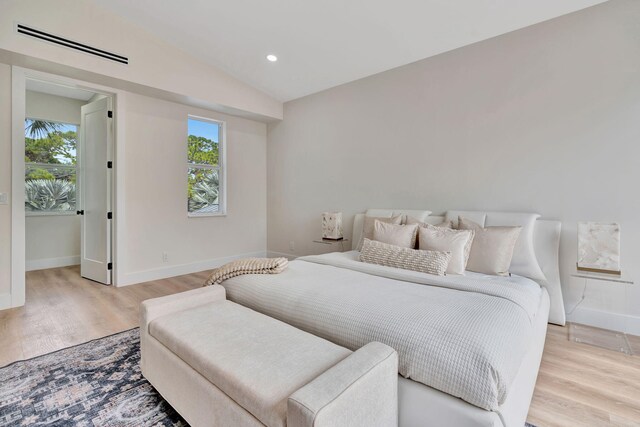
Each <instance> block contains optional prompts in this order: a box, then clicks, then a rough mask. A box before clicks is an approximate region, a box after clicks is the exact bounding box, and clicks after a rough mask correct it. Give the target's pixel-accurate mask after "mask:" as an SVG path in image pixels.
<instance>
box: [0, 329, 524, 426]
mask: <svg viewBox="0 0 640 427" xmlns="http://www.w3.org/2000/svg"><path fill="white" fill-rule="evenodd" d="M139 362H140V336H139V332H138V328H135V329H131V330H129V331H125V332H120V333H118V334H115V335H111V336H108V337H104V338H99V339H96V340H93V341H89V342H87V343H84V344H80V345H77V346H74V347H69V348H65V349H63V350H59V351H56V352H53V353H49V354H45V355H44V356H39V357H35V358H33V359H29V360H24V361H20V362H15V363H12V364H10V365H8V366H5V367H4V368H0V426H1V427H5V426H32V425H38V426H87V427H89V426H95V427H99V426H115V427H146V426H153V427H161V426H174V427H179V426H180V427H181V426H185V427H188V424H187V423H186V421H184V419H182V417H180V415H178V413H177V412H176V411H175V410H174V409H173V408H172V407H171V406H170V405H169V404H168V403H167V402H166V401H165V400H164V399H163V398H162V396H160V395H159V394H158V392H157V391H156V390H155V389H154V388H153V387H152V386H151V384H149V382H148V381H147V380H146V379H145V378H144V377H143V376H142V373H141V372H140V365H139ZM525 427H535V426H533V425H531V424H526V425H525Z"/></svg>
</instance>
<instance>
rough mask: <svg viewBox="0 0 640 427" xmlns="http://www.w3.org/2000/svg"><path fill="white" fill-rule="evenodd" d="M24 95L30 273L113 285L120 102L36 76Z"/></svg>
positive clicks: (26, 251) (100, 93)
mask: <svg viewBox="0 0 640 427" xmlns="http://www.w3.org/2000/svg"><path fill="white" fill-rule="evenodd" d="M24 93H25V98H24V99H25V104H24V105H25V109H24V111H25V114H24V145H23V153H24V177H23V180H24V181H23V185H24V216H25V227H24V232H25V235H24V238H25V245H24V246H25V252H24V253H25V270H26V271H32V270H39V269H45V268H55V267H67V266H75V265H78V266H79V271H80V275H81V276H82V277H84V278H87V279H90V280H93V281H95V282H98V283H102V284H105V285H110V284H112V283H113V280H112V265H113V264H112V262H113V261H112V259H113V256H112V238H113V227H112V221H113V213H112V200H113V194H112V190H113V184H112V182H113V174H112V170H113V167H112V165H113V152H114V146H113V139H114V133H113V95H111V94H109V93H104V92H102V91H97V90H93V89H89V88H86V87H82V88H81V87H77V86H76V85H65V84H60V83H57V82H50V81H46V80H42V79H37V78H30V77H27V78H26V79H25V92H24ZM14 179H15V176H14ZM73 271H78V270H77V269H74V270H73Z"/></svg>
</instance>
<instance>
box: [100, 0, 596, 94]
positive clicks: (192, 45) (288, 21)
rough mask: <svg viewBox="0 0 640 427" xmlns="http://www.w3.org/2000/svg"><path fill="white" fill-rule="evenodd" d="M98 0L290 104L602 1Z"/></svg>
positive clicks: (110, 8) (165, 38)
mask: <svg viewBox="0 0 640 427" xmlns="http://www.w3.org/2000/svg"><path fill="white" fill-rule="evenodd" d="M94 1H95V2H96V3H98V4H100V5H101V6H103V7H105V8H107V9H109V10H111V11H112V12H115V13H116V14H118V15H120V16H122V17H124V18H126V19H128V20H130V21H132V22H134V23H135V24H136V25H139V26H141V27H143V28H145V29H146V30H148V31H149V32H151V33H153V34H155V35H156V36H157V37H159V38H161V39H164V40H165V41H167V42H169V43H172V44H174V45H176V46H178V47H179V48H181V49H183V50H184V51H187V52H189V53H191V54H193V55H195V56H197V57H199V58H201V59H202V60H204V61H206V62H208V63H210V64H213V65H215V66H217V67H219V68H221V69H223V70H225V71H227V72H228V73H230V74H232V75H234V76H235V77H237V78H238V79H240V80H243V81H244V82H246V83H249V84H250V85H252V86H254V87H256V88H258V89H261V90H263V91H264V92H266V93H268V94H270V95H272V96H274V97H275V98H277V99H279V100H282V101H287V100H291V99H295V98H299V97H301V96H304V95H308V94H311V93H314V92H318V91H321V90H323V89H327V88H330V87H333V86H337V85H339V84H342V83H346V82H349V81H353V80H356V79H360V78H362V77H365V76H368V75H372V74H376V73H379V72H382V71H385V70H389V69H391V68H395V67H399V66H401V65H405V64H408V63H411V62H415V61H418V60H420V59H424V58H427V57H429V56H433V55H437V54H439V53H442V52H446V51H448V50H452V49H455V48H458V47H462V46H465V45H468V44H471V43H475V42H478V41H480V40H484V39H487V38H490V37H493V36H497V35H500V34H504V33H507V32H509V31H513V30H516V29H519V28H523V27H526V26H529V25H532V24H535V23H538V22H542V21H545V20H548V19H551V18H554V17H557V16H560V15H564V14H566V13H570V12H573V11H576V10H579V9H582V8H585V7H588V6H592V5H594V4H598V3H602V2H603V1H604V0H395V1H391V0H323V1H311V0H272V1H266V0H181V1H155V0H136V1H131V0H94ZM124 53H125V54H126V52H124ZM269 53H273V54H275V55H277V56H278V58H279V60H278V62H275V63H271V62H268V61H267V60H266V59H265V56H266V55H267V54H269Z"/></svg>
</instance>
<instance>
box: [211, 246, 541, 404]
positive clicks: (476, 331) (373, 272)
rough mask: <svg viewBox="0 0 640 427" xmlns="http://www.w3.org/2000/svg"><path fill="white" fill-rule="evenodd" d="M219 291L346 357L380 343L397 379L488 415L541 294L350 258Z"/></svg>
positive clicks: (524, 286)
mask: <svg viewBox="0 0 640 427" xmlns="http://www.w3.org/2000/svg"><path fill="white" fill-rule="evenodd" d="M222 285H223V286H224V287H225V288H226V290H227V298H228V299H230V300H232V301H234V302H237V303H239V304H242V305H244V306H247V307H249V308H252V309H254V310H256V311H259V312H262V313H264V314H267V315H269V316H271V317H274V318H277V319H280V320H282V321H285V322H287V323H289V324H291V325H293V326H295V327H297V328H300V329H302V330H305V331H307V332H309V333H312V334H315V335H317V336H320V337H323V338H325V339H328V340H330V341H333V342H334V343H336V344H338V345H342V346H344V347H347V348H350V349H352V350H355V349H357V348H360V347H362V346H363V345H365V344H367V343H369V342H371V341H379V342H382V343H385V344H387V345H389V346H391V347H393V348H394V349H395V350H396V351H397V352H398V356H399V368H398V370H399V374H400V375H402V376H403V377H405V378H408V379H411V380H414V381H417V382H420V383H423V384H425V385H427V386H429V387H432V388H435V389H437V390H440V391H442V392H445V393H447V394H450V395H452V396H455V397H459V398H461V399H463V400H465V401H466V402H468V403H470V404H472V405H475V406H477V407H479V408H482V409H486V410H497V409H498V407H499V406H500V405H501V404H502V403H504V401H505V400H506V398H507V396H508V394H509V389H510V386H511V384H512V382H513V380H514V378H515V376H516V375H517V373H518V369H519V367H520V364H521V363H522V360H523V358H524V356H525V354H526V353H527V351H528V350H529V348H530V346H531V340H532V336H533V321H534V319H535V316H536V312H537V310H538V307H539V302H540V298H541V295H542V290H541V288H540V286H539V285H538V284H537V283H536V282H534V281H532V280H530V279H527V278H524V277H518V276H512V277H497V276H487V275H481V274H475V273H468V274H467V275H465V276H433V275H429V274H424V273H418V272H412V271H407V270H399V269H395V268H390V267H383V266H377V265H371V264H365V263H362V262H360V261H358V252H356V251H352V252H347V253H333V254H326V255H320V256H311V257H302V258H298V259H297V260H295V261H292V262H291V263H290V264H289V267H288V269H287V270H286V271H284V272H283V273H281V274H278V275H247V276H239V277H235V278H232V279H229V280H227V281H225V282H223V284H222Z"/></svg>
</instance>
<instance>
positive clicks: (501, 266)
mask: <svg viewBox="0 0 640 427" xmlns="http://www.w3.org/2000/svg"><path fill="white" fill-rule="evenodd" d="M458 229H460V230H473V231H475V233H476V235H475V237H474V238H473V244H472V245H471V253H470V254H469V263H468V264H467V270H470V271H475V272H477V273H484V274H492V275H495V276H508V275H509V266H510V265H511V259H512V258H513V250H514V249H515V247H516V242H517V241H518V237H519V236H520V230H522V227H503V226H496V227H485V228H483V227H482V226H480V224H477V223H475V222H473V221H470V220H468V219H465V218H463V217H459V218H458Z"/></svg>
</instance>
